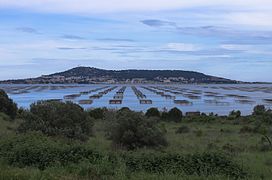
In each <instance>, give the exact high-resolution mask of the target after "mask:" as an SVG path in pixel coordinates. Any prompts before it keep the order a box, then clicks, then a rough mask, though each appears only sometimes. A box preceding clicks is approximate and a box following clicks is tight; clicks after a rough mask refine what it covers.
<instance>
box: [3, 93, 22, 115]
mask: <svg viewBox="0 0 272 180" xmlns="http://www.w3.org/2000/svg"><path fill="white" fill-rule="evenodd" d="M17 109H18V108H17V105H16V104H15V103H14V102H13V101H12V100H11V99H10V98H9V97H8V95H7V94H6V92H5V91H4V90H2V89H0V112H2V113H5V114H7V115H8V116H10V117H11V118H12V119H14V118H15V117H16V114H17Z"/></svg>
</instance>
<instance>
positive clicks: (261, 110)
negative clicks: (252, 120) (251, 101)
mask: <svg viewBox="0 0 272 180" xmlns="http://www.w3.org/2000/svg"><path fill="white" fill-rule="evenodd" d="M265 112H266V109H265V106H264V105H257V106H255V107H254V109H253V115H263V114H265Z"/></svg>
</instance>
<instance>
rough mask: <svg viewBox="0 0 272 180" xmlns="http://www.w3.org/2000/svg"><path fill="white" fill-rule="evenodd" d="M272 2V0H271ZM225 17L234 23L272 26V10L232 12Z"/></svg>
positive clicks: (262, 26) (261, 26)
mask: <svg viewBox="0 0 272 180" xmlns="http://www.w3.org/2000/svg"><path fill="white" fill-rule="evenodd" d="M271 2H272V1H271ZM225 19H226V20H227V21H229V22H232V23H233V24H239V25H247V26H257V27H260V28H264V27H272V21H271V19H272V12H271V11H270V12H238V13H230V14H227V15H226V16H225Z"/></svg>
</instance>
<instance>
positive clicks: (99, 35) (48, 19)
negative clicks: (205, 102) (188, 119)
mask: <svg viewBox="0 0 272 180" xmlns="http://www.w3.org/2000/svg"><path fill="white" fill-rule="evenodd" d="M77 66H90V67H96V68H103V69H116V70H119V69H176V70H190V71H198V72H202V73H205V74H209V75H215V76H220V77H225V78H229V79H234V80H241V81H252V82H253V81H266V82H272V1H271V0H235V1H230V0H99V1H98V0H20V1H18V0H0V80H4V79H17V78H27V77H36V76H40V75H43V74H50V73H54V72H60V71H63V70H67V69H69V68H73V67H77Z"/></svg>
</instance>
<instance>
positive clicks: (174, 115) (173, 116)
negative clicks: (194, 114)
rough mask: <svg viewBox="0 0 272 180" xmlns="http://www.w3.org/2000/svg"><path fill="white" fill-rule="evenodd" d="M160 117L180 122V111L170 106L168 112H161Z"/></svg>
mask: <svg viewBox="0 0 272 180" xmlns="http://www.w3.org/2000/svg"><path fill="white" fill-rule="evenodd" d="M162 118H163V119H164V120H165V121H173V122H181V119H182V112H181V111H180V110H179V109H178V108H172V109H170V111H169V112H163V113H162Z"/></svg>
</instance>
